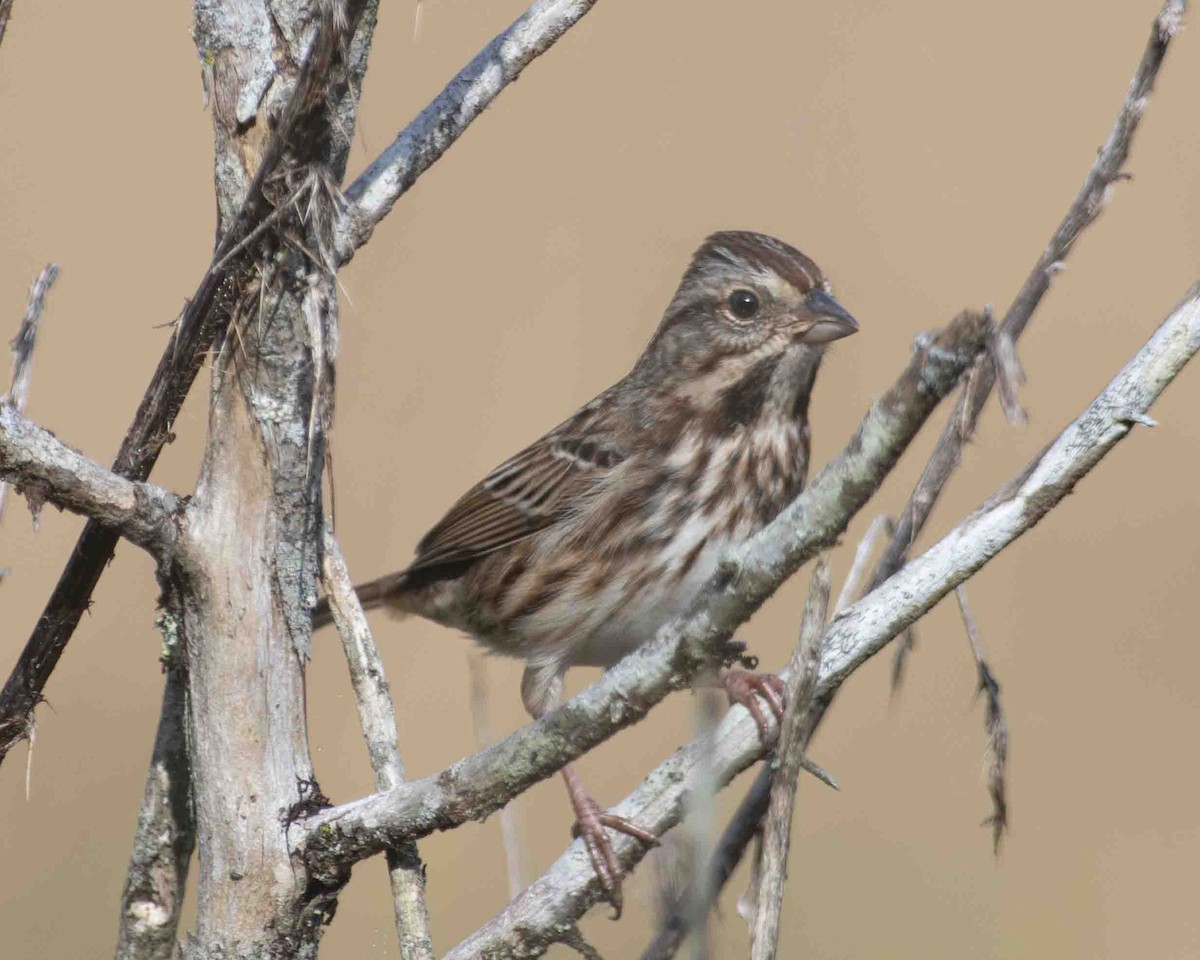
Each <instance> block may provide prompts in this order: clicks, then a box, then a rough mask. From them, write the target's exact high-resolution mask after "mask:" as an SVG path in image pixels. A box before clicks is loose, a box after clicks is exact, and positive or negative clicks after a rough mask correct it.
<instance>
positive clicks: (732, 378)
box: [317, 232, 857, 892]
mask: <svg viewBox="0 0 1200 960" xmlns="http://www.w3.org/2000/svg"><path fill="white" fill-rule="evenodd" d="M855 329H857V326H856V324H855V322H854V320H853V318H851V317H850V315H849V314H848V313H846V311H845V310H843V309H842V308H841V307H840V306H839V305H838V304H837V302H836V301H834V300H833V298H832V297H831V296H830V295H829V290H828V285H827V283H826V281H825V279H824V277H823V275H822V273H821V271H820V269H819V268H818V267H817V266H816V264H815V263H813V262H812V261H811V260H809V259H808V258H807V257H805V256H804V255H803V254H802V253H800V252H799V251H798V250H796V249H794V248H792V247H790V246H788V245H787V244H785V243H782V242H781V241H779V240H775V239H774V238H771V237H767V236H764V235H762V234H756V233H746V232H724V233H717V234H713V235H712V236H711V237H709V238H708V239H707V240H706V241H705V242H704V244H703V245H702V246H701V247H700V248H699V250H697V251H696V253H695V255H694V256H693V258H692V261H691V263H690V265H689V266H688V269H687V271H686V272H685V273H684V276H683V278H682V280H681V281H680V284H679V288H678V290H677V291H676V293H675V296H674V298H673V299H672V301H671V303H670V305H669V306H668V307H667V310H666V312H665V313H664V316H663V318H662V321H661V323H660V324H659V326H658V329H657V330H656V332H655V333H654V336H653V337H652V338H651V340H650V343H649V344H648V345H647V347H646V349H645V350H644V351H643V353H642V355H641V357H640V358H639V359H638V361H637V363H636V364H635V366H634V368H633V369H632V370H631V371H630V373H629V374H628V375H626V376H625V377H624V378H623V379H622V380H620V381H619V382H618V383H616V384H614V385H613V386H612V387H610V388H609V389H607V390H605V391H604V392H603V393H601V394H600V395H599V396H598V397H596V398H595V399H594V400H592V401H591V402H589V403H587V404H586V405H584V406H583V407H582V408H580V409H579V410H578V411H577V412H576V413H575V414H574V415H572V416H571V417H570V418H569V419H567V420H566V421H564V422H563V423H561V424H559V425H558V426H557V427H555V428H554V429H553V430H551V431H550V432H549V433H547V434H546V435H545V436H543V437H542V438H540V439H539V440H536V441H535V442H534V443H532V444H530V445H529V446H528V447H526V448H525V449H524V450H522V451H521V452H520V453H517V454H516V455H515V456H513V457H512V458H510V459H509V460H507V461H505V462H504V463H503V464H501V465H500V466H498V467H497V468H496V469H495V470H493V471H492V472H491V473H489V474H488V475H487V476H486V477H484V478H483V480H481V481H480V482H479V483H478V484H476V485H475V486H474V487H472V488H471V489H470V490H469V491H467V493H466V494H465V495H464V496H463V497H462V498H461V499H459V500H458V502H457V503H455V504H454V505H453V506H452V507H451V508H450V510H449V512H447V514H446V515H445V517H443V518H442V519H441V520H440V521H439V522H438V523H437V524H436V525H435V526H434V527H433V528H432V529H431V530H430V531H429V533H427V534H426V535H425V537H424V538H423V539H422V540H421V542H420V543H419V544H418V546H417V551H416V557H415V558H414V560H413V562H412V563H411V565H410V566H409V567H408V568H407V569H406V570H405V571H403V572H401V573H399V574H392V575H390V576H387V577H383V578H381V579H379V580H376V581H374V582H372V583H370V584H365V585H363V586H362V587H360V588H359V595H360V597H361V598H362V599H363V601H364V603H365V604H367V605H369V606H376V605H379V604H386V605H387V606H390V607H392V608H393V609H395V610H398V611H401V612H404V613H415V614H418V615H421V616H424V617H428V618H429V619H432V620H435V621H437V622H439V623H442V624H445V625H447V626H451V627H456V628H459V629H462V630H465V631H467V632H468V633H470V634H471V635H473V636H474V637H475V638H477V639H478V640H480V641H481V642H483V643H484V644H486V645H488V646H489V647H491V648H492V649H494V650H497V651H499V652H501V653H506V654H509V655H513V656H519V657H521V658H523V659H524V660H525V661H526V664H527V666H526V672H525V678H524V680H523V682H522V697H523V699H524V701H525V704H526V707H527V708H528V709H529V711H530V712H531V713H532V714H534V715H535V716H540V715H541V714H543V713H545V712H546V711H547V710H548V709H550V708H552V707H553V706H554V705H555V704H556V703H557V701H558V698H559V696H560V693H561V689H562V675H563V673H564V672H565V671H566V669H567V668H568V667H570V666H572V665H577V664H586V665H596V666H609V665H611V664H613V663H615V662H616V661H617V660H618V659H620V658H621V657H622V656H624V655H625V654H626V653H628V652H629V651H631V650H632V649H634V648H636V647H637V646H638V645H640V644H641V643H643V642H645V641H646V640H648V639H650V638H651V637H653V636H654V634H655V633H656V632H657V630H658V628H659V627H660V626H662V624H663V623H665V622H667V621H668V620H670V619H671V618H672V617H674V616H676V615H677V614H679V613H680V612H682V611H683V610H684V609H685V608H686V607H687V606H688V605H689V604H690V603H691V602H692V601H693V599H694V598H695V597H696V594H697V592H698V591H699V590H700V589H701V588H702V586H703V584H704V583H705V581H706V580H707V579H708V578H709V576H710V575H711V574H712V573H713V571H714V570H715V567H716V564H717V562H718V559H719V557H720V556H721V554H722V553H723V551H724V550H725V549H726V547H727V546H729V545H730V544H731V543H736V542H738V541H741V540H744V539H745V538H747V537H749V536H750V535H752V534H753V533H754V532H756V531H757V530H758V529H760V528H761V527H763V526H764V525H765V524H766V523H768V522H769V521H770V520H771V519H772V518H773V517H775V516H776V515H777V514H778V513H779V511H780V510H782V509H783V507H784V506H785V505H786V504H787V503H788V502H789V501H790V500H792V499H793V498H794V497H795V496H796V495H797V494H799V492H800V490H801V488H802V486H803V484H804V479H805V475H806V472H807V469H808V456H809V431H808V421H807V414H808V400H809V395H810V392H811V390H812V386H813V382H814V379H815V377H816V372H817V368H818V366H819V364H820V361H821V357H822V354H823V351H824V348H825V343H827V342H828V341H830V340H833V339H837V338H839V337H843V336H846V335H848V334H850V333H853V332H854V330H855ZM324 619H325V617H324V612H323V611H322V610H318V612H317V620H318V621H319V622H320V621H323V620H324ZM572 776H573V774H571V773H569V772H568V774H567V777H568V785H569V786H571V788H572V797H573V800H574V801H575V802H576V811H577V814H580V815H581V816H582V815H583V814H584V813H586V812H587V810H582V811H581V807H580V804H581V803H584V802H585V801H586V802H587V803H590V800H587V798H586V797H585V796H583V795H582V794H581V792H580V791H581V789H582V788H581V787H579V786H578V784H577V782H576V783H574V784H573V782H572V779H571V777H572ZM581 798H582V799H581ZM605 822H607V821H605ZM596 829H597V830H599V827H597V828H596ZM600 833H601V834H602V831H600ZM593 842H597V843H598V842H599V841H598V840H597V839H596V838H595V837H592V839H591V840H590V841H589V844H591V843H593ZM589 850H590V851H592V853H593V860H594V861H595V862H596V863H597V870H598V871H599V872H601V875H602V878H603V875H604V870H605V867H604V866H603V863H602V860H604V859H605V858H607V859H608V860H609V861H610V862H609V866H610V867H612V861H611V852H608V853H604V852H603V851H601V853H600V854H598V853H597V852H596V848H595V847H593V846H591V845H589ZM613 869H614V870H615V868H613ZM606 886H607V883H606ZM610 892H611V891H610Z"/></svg>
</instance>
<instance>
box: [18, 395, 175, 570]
mask: <svg viewBox="0 0 1200 960" xmlns="http://www.w3.org/2000/svg"><path fill="white" fill-rule="evenodd" d="M0 477H3V478H4V479H5V480H8V481H9V482H10V483H12V484H14V485H15V486H16V488H17V490H18V491H19V492H21V493H24V494H25V497H26V498H27V499H28V500H29V503H30V507H31V509H33V510H35V511H36V510H38V509H40V507H41V505H42V503H43V502H45V501H49V502H50V503H53V504H54V505H55V506H58V507H62V508H64V509H67V510H71V511H72V512H74V513H80V514H83V515H84V516H86V517H91V518H92V519H93V520H94V521H95V522H96V523H97V524H100V525H102V526H105V527H108V528H110V529H112V530H114V531H115V532H116V533H118V534H120V535H121V536H123V537H125V538H126V539H127V540H129V541H131V542H132V543H136V544H137V545H138V546H139V547H143V548H145V549H146V550H149V551H150V552H151V553H154V554H156V555H159V556H161V555H162V554H163V553H164V552H166V551H168V550H169V549H170V548H171V546H172V545H173V544H174V542H175V537H176V533H177V531H176V529H175V520H174V518H175V514H176V513H177V511H178V510H179V507H180V502H179V498H178V497H176V496H175V494H173V493H169V492H168V491H166V490H163V489H162V488H161V487H156V486H154V484H151V483H132V482H130V481H129V480H126V479H125V478H124V477H120V476H118V475H117V474H115V473H113V472H112V471H111V470H106V469H105V468H104V467H102V466H100V464H98V463H96V461H94V460H89V459H88V458H87V457H85V456H84V455H83V454H81V453H78V452H77V451H75V450H72V449H71V448H70V447H68V446H67V445H66V444H65V443H63V442H62V441H61V440H59V439H57V438H56V437H55V436H54V435H53V434H52V433H50V432H49V431H48V430H43V429H42V428H41V427H38V426H35V425H34V424H32V423H30V422H29V421H28V420H26V419H25V418H24V417H22V416H21V415H20V414H19V413H17V411H16V410H14V409H13V408H12V407H11V406H9V405H8V404H7V403H2V402H0Z"/></svg>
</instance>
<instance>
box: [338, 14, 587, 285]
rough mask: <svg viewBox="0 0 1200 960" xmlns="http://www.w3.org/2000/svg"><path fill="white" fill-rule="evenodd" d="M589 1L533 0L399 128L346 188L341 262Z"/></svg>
mask: <svg viewBox="0 0 1200 960" xmlns="http://www.w3.org/2000/svg"><path fill="white" fill-rule="evenodd" d="M595 4H596V0H537V2H536V3H534V4H533V5H532V6H531V7H530V8H529V9H528V10H527V11H526V12H525V13H524V14H523V15H522V16H521V17H520V18H519V19H517V20H516V21H515V22H514V23H513V24H512V25H511V26H510V27H509V28H508V29H507V30H505V31H504V32H503V33H501V34H500V35H498V36H497V37H495V38H494V39H493V40H492V42H491V43H489V44H488V45H487V46H486V47H484V48H483V50H481V51H480V52H479V53H478V54H477V55H476V56H475V59H473V60H472V61H471V62H470V63H468V64H467V65H466V66H465V67H463V68H462V70H460V71H459V72H458V73H457V74H456V75H455V77H454V78H453V79H452V80H451V81H450V82H449V83H448V84H446V86H445V88H444V89H443V90H442V92H441V93H439V94H438V95H437V96H436V97H435V98H434V99H433V101H432V102H431V103H430V104H429V106H427V107H426V108H425V109H424V110H422V111H421V113H420V114H419V115H418V116H417V118H416V119H415V120H413V121H412V123H410V124H409V125H408V126H407V127H405V128H404V129H403V130H402V131H400V134H399V136H397V137H396V139H395V140H394V141H393V142H392V144H391V146H389V147H388V148H387V149H386V150H384V151H383V153H381V154H380V155H379V156H378V157H377V158H376V159H375V160H374V161H373V162H372V163H371V165H370V166H369V167H367V169H366V170H364V171H363V173H362V174H361V175H360V176H359V177H358V179H357V180H355V181H354V183H352V184H351V185H350V186H349V188H347V190H346V199H347V201H349V203H348V205H347V207H346V209H345V211H344V212H343V214H342V217H341V221H340V223H339V224H338V227H337V231H336V235H335V240H334V243H335V248H336V250H337V255H338V258H339V260H340V261H341V262H342V263H346V262H347V261H349V260H350V258H351V257H353V256H354V253H355V251H356V250H357V249H358V248H359V247H361V246H362V245H363V244H364V243H366V242H367V241H368V240H369V239H370V237H371V233H372V231H374V229H375V227H376V225H377V224H378V223H379V221H380V220H382V219H383V218H384V217H385V216H387V214H388V212H389V211H390V210H391V209H392V207H393V206H394V205H395V203H396V201H397V200H399V199H400V197H402V196H403V195H404V194H405V193H406V192H407V191H408V189H409V187H411V186H412V185H413V184H414V183H415V182H416V181H417V178H418V177H419V176H421V174H422V173H424V172H425V171H426V170H428V169H429V168H430V166H432V165H433V164H434V163H435V162H437V160H438V159H439V158H440V157H441V156H442V154H443V153H445V152H446V151H447V150H448V149H449V148H450V147H451V145H453V143H454V141H456V140H457V139H458V138H459V137H461V136H462V135H463V133H465V132H466V129H467V127H469V126H470V125H471V123H472V122H473V121H474V120H475V118H476V117H478V116H479V115H480V114H481V113H483V111H484V110H485V109H487V107H488V106H490V105H491V103H492V101H494V100H495V99H496V97H498V96H499V95H500V92H501V91H502V90H504V88H505V87H507V86H508V85H509V84H510V83H512V82H513V81H514V80H516V79H517V78H518V77H519V76H520V75H521V71H523V70H524V69H525V68H526V67H527V66H529V64H530V63H531V62H533V60H535V59H536V58H537V57H539V56H541V55H542V54H543V53H545V52H546V51H547V50H549V49H550V48H551V47H552V46H553V45H554V44H555V42H556V41H557V40H558V39H559V37H561V36H562V35H563V34H564V33H566V32H567V31H568V30H569V29H570V28H571V27H573V26H574V25H575V24H576V23H578V22H579V20H580V19H581V18H582V17H583V15H584V14H585V13H587V12H588V11H589V10H591V9H592V7H593V6H595ZM419 12H420V11H419V8H418V14H419ZM414 29H415V27H414Z"/></svg>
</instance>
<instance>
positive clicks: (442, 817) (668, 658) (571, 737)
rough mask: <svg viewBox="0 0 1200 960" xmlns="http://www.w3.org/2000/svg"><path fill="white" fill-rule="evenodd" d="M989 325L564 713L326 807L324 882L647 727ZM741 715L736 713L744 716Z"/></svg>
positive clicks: (904, 431)
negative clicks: (406, 779) (658, 706)
mask: <svg viewBox="0 0 1200 960" xmlns="http://www.w3.org/2000/svg"><path fill="white" fill-rule="evenodd" d="M989 332H990V330H989V326H988V324H987V322H986V320H985V319H984V318H983V316H982V315H981V314H972V313H963V314H960V315H959V316H958V317H957V318H955V320H954V321H953V322H952V323H951V324H950V325H949V326H948V327H947V328H946V329H945V330H943V331H942V332H941V333H940V334H938V336H937V337H936V338H933V339H929V338H922V344H923V345H922V346H920V347H919V348H918V350H917V352H916V353H915V355H914V356H913V358H912V359H911V360H910V362H909V364H908V366H907V368H906V369H905V371H904V372H903V373H902V374H901V376H900V378H899V379H898V380H897V382H896V383H895V384H894V385H893V386H892V387H891V389H889V390H888V391H887V392H886V393H885V394H884V395H883V396H882V397H880V398H879V399H878V400H876V401H875V403H873V404H872V405H871V408H870V409H869V410H868V411H867V414H866V416H865V417H864V418H863V422H862V424H861V425H860V426H859V428H858V431H857V432H856V433H855V435H854V437H853V438H852V439H851V441H850V443H849V445H848V446H847V447H846V449H845V450H844V451H843V452H842V453H841V454H840V455H839V456H838V457H836V458H835V459H834V460H833V461H832V462H831V463H829V464H828V465H827V466H826V467H825V469H824V470H822V471H821V473H820V474H819V475H818V476H817V477H816V478H815V479H814V480H813V482H812V483H811V484H810V485H809V487H808V488H807V490H805V492H804V493H803V494H802V495H801V496H800V497H799V498H798V499H797V500H795V501H794V502H793V503H792V504H791V505H790V506H789V507H788V508H787V509H785V510H784V511H783V513H781V514H780V516H779V517H777V518H776V519H775V520H774V521H773V522H772V523H771V524H770V525H768V526H767V527H766V528H765V529H764V530H762V531H761V532H760V533H759V534H758V535H757V536H755V537H754V538H752V539H751V540H750V541H749V542H748V543H746V544H744V545H743V546H741V547H740V548H739V549H737V550H735V551H732V552H731V553H730V555H729V556H728V557H727V558H726V560H725V561H724V562H723V563H722V565H721V567H720V568H719V570H718V572H717V574H716V575H715V576H714V578H713V579H712V580H711V581H710V583H709V584H708V585H707V587H706V589H704V590H703V591H702V592H701V596H702V600H701V601H700V602H699V603H698V605H697V607H696V609H695V610H693V611H692V612H691V613H689V614H688V615H686V616H684V617H681V618H680V619H678V620H676V621H674V622H673V623H671V624H668V625H667V626H666V627H664V628H663V630H662V631H660V632H659V635H658V636H657V637H656V638H655V639H654V640H653V641H651V642H650V643H647V644H645V645H643V646H642V647H641V648H640V649H639V650H637V651H635V652H634V653H633V654H631V655H630V656H628V657H626V658H625V659H624V660H623V661H621V663H619V664H617V665H616V666H615V667H613V668H612V669H611V670H609V671H608V672H607V673H606V674H605V676H604V677H603V678H602V679H601V680H599V681H598V682H596V683H594V684H592V685H591V686H590V687H588V688H587V689H586V690H585V691H583V692H582V693H581V694H580V695H579V696H577V697H574V698H572V699H571V700H570V701H569V702H568V703H566V704H565V705H563V706H562V707H561V708H559V709H558V710H555V711H554V712H553V713H551V714H550V715H548V716H547V717H544V718H543V719H541V720H539V721H537V722H536V723H534V724H531V725H529V726H527V727H525V728H524V729H523V730H521V731H518V732H517V733H515V734H513V735H512V736H510V737H508V738H507V739H505V740H503V741H501V742H500V743H498V744H497V745H496V746H494V747H492V748H490V749H488V750H485V751H483V752H482V753H479V754H476V755H475V756H472V757H468V758H466V759H463V760H460V761H459V762H457V763H455V764H453V765H452V766H451V767H449V768H448V769H447V770H445V771H443V772H442V773H440V774H438V775H436V776H433V777H427V778H425V779H424V780H418V781H414V782H412V783H408V784H405V785H404V786H402V787H398V788H395V789H392V790H389V791H386V792H383V793H377V794H375V795H373V796H370V797H365V798H363V799H361V800H356V801H353V802H351V803H347V804H343V805H341V806H338V807H333V808H330V809H328V810H325V811H322V812H320V813H318V814H316V815H314V816H312V817H310V818H308V820H307V821H306V840H305V842H304V843H303V844H302V846H303V847H304V848H305V849H304V853H305V856H306V859H307V860H308V862H309V866H310V868H311V869H312V871H313V873H314V875H316V876H328V875H330V874H331V873H332V872H334V871H336V868H337V867H338V865H340V864H344V863H347V862H353V861H355V860H359V859H361V858H363V857H365V856H370V855H371V854H374V853H378V852H379V851H380V850H381V849H383V848H384V847H386V846H388V845H389V844H393V843H396V842H398V841H400V840H403V839H409V838H414V837H420V836H423V835H425V834H428V833H430V832H432V831H434V830H446V829H449V828H451V827H455V826H457V825H459V824H461V823H463V822H465V821H467V820H471V819H480V818H482V817H485V816H487V815H488V814H490V813H491V812H493V811H494V810H497V809H498V808H499V807H501V806H503V805H504V804H505V803H506V802H508V800H509V799H511V798H512V797H514V796H516V795H517V794H518V793H520V792H522V791H523V790H525V789H526V788H527V787H529V786H530V785H531V784H533V783H536V782H537V781H538V780H541V779H544V778H545V777H548V776H550V775H551V774H552V773H554V772H555V771H556V770H558V769H559V768H560V767H562V766H563V764H566V763H569V762H570V761H571V760H574V759H575V758H576V757H578V756H580V755H581V754H583V753H585V752H586V751H588V750H590V749H591V748H592V747H594V746H596V745H597V744H598V743H600V742H602V741H603V740H605V739H607V738H608V737H610V736H612V735H613V734H614V733H615V732H616V731H617V730H620V729H622V728H623V727H626V726H629V725H630V724H632V723H634V722H636V721H638V720H640V719H641V718H642V717H643V716H645V714H646V713H647V712H648V711H649V709H650V707H651V706H653V705H654V704H655V703H657V702H658V701H659V700H661V699H662V698H663V697H665V696H666V695H667V694H668V693H669V692H671V691H672V690H676V689H679V688H681V687H683V686H685V685H687V684H688V683H689V682H690V679H691V677H693V676H694V675H696V674H697V673H698V672H699V671H700V670H703V669H711V668H712V667H713V666H714V662H719V660H720V659H721V658H722V657H723V655H724V652H725V649H726V644H727V642H728V640H729V638H730V637H731V636H732V634H733V631H734V630H735V629H736V628H737V627H738V626H740V625H741V624H742V623H744V622H745V621H746V620H747V619H749V618H750V616H751V615H752V614H753V613H754V612H755V611H756V610H757V609H758V607H759V606H761V605H762V603H763V602H764V601H765V600H766V599H767V598H768V597H769V596H770V595H771V594H772V593H773V592H774V591H775V590H776V589H778V587H779V586H780V584H782V583H783V582H784V581H785V580H786V579H787V578H788V577H789V576H791V574H792V573H794V572H795V571H796V569H798V568H799V566H800V565H801V564H802V563H804V562H805V561H806V560H808V559H810V558H812V557H813V556H815V555H816V554H817V553H818V552H820V550H822V549H823V548H825V547H827V546H829V545H830V544H832V543H833V542H834V541H836V539H837V538H838V536H840V535H841V533H842V532H843V531H844V530H845V528H846V525H847V524H848V523H849V522H850V520H851V519H852V518H853V516H854V514H855V513H856V512H857V511H858V510H859V509H861V507H862V506H863V504H864V503H866V501H867V500H868V499H869V497H870V496H871V495H872V494H873V493H874V491H875V490H876V489H877V488H878V486H879V484H880V483H881V482H882V481H883V478H884V477H885V476H886V475H887V473H888V471H890V470H891V468H892V466H894V464H895V463H896V461H897V460H898V459H899V457H900V454H901V453H902V452H903V451H904V449H905V447H906V446H907V445H908V443H909V442H910V441H911V440H912V438H913V437H914V436H915V435H916V433H917V431H918V430H919V429H920V426H921V424H922V423H923V422H924V421H925V420H926V418H928V416H929V414H930V413H931V412H932V411H933V409H934V407H935V406H936V405H937V403H938V401H939V400H940V398H942V397H944V396H945V395H946V394H947V393H948V392H949V391H950V390H951V389H952V388H953V386H954V384H955V382H956V381H957V378H958V376H959V374H960V373H961V372H962V371H963V370H965V369H966V368H967V367H968V366H970V364H971V363H972V361H973V359H974V357H975V355H976V354H977V353H978V351H979V350H980V349H982V347H983V345H984V343H985V341H986V339H987V336H988V335H989ZM735 709H736V708H735Z"/></svg>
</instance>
